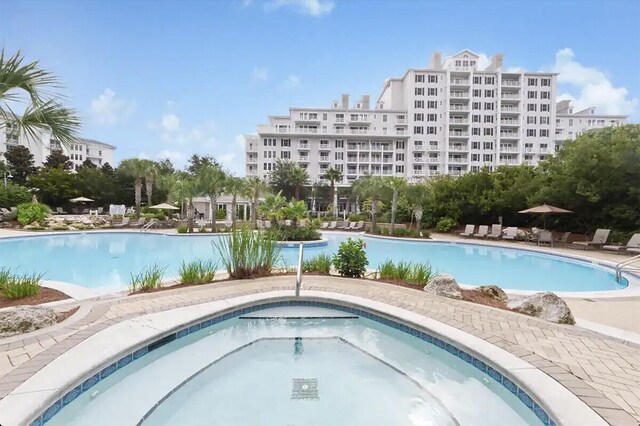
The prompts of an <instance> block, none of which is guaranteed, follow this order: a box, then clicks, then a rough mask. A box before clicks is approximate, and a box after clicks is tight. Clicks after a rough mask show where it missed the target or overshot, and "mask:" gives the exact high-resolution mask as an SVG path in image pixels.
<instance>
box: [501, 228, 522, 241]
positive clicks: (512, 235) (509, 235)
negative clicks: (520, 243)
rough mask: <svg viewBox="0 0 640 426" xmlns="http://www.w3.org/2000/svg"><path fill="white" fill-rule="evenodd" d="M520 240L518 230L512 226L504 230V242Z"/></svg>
mask: <svg viewBox="0 0 640 426" xmlns="http://www.w3.org/2000/svg"><path fill="white" fill-rule="evenodd" d="M517 238H518V228H516V227H513V226H510V227H508V228H505V229H504V234H503V235H502V239H503V240H509V241H515V240H516V239H517Z"/></svg>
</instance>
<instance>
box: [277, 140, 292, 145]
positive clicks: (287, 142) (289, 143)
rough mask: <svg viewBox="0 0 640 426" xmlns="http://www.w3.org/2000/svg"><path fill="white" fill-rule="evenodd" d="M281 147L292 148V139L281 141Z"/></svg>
mask: <svg viewBox="0 0 640 426" xmlns="http://www.w3.org/2000/svg"><path fill="white" fill-rule="evenodd" d="M280 146H282V147H291V139H282V140H281V141H280Z"/></svg>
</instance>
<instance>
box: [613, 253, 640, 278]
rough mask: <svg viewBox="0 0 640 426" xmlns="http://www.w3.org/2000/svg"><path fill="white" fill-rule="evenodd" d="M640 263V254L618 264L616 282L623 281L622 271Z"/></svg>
mask: <svg viewBox="0 0 640 426" xmlns="http://www.w3.org/2000/svg"><path fill="white" fill-rule="evenodd" d="M639 261H640V254H638V255H635V256H633V257H630V258H628V259H625V260H623V261H621V262H618V263H617V264H616V282H618V283H619V282H620V280H621V279H622V270H623V269H624V268H625V267H626V266H629V265H631V264H633V263H636V262H639Z"/></svg>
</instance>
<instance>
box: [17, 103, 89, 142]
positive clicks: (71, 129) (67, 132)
mask: <svg viewBox="0 0 640 426" xmlns="http://www.w3.org/2000/svg"><path fill="white" fill-rule="evenodd" d="M13 115H14V121H15V122H16V124H17V125H18V132H24V133H26V134H27V135H30V136H32V137H35V131H36V129H39V130H46V129H49V130H50V131H51V136H52V137H53V138H54V139H56V140H58V141H60V143H61V144H63V145H65V146H69V145H70V144H72V143H73V142H74V141H76V139H77V137H78V134H77V130H78V129H79V128H80V124H81V123H80V119H79V118H78V116H77V115H76V113H75V111H74V110H73V109H71V108H67V107H64V106H62V105H61V104H59V103H58V102H56V101H54V100H48V101H46V102H44V103H41V104H39V105H33V104H32V105H29V106H28V107H27V109H26V110H25V111H24V113H23V114H22V117H19V116H17V115H16V114H13Z"/></svg>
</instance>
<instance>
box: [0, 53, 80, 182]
mask: <svg viewBox="0 0 640 426" xmlns="http://www.w3.org/2000/svg"><path fill="white" fill-rule="evenodd" d="M23 62H24V56H23V55H22V52H20V51H18V52H16V53H15V54H13V55H12V56H8V57H7V56H5V53H4V50H2V51H0V121H3V122H4V123H9V124H5V126H11V129H12V130H15V132H16V134H17V135H18V136H20V135H25V136H26V137H27V138H28V139H30V140H34V141H35V140H40V138H37V137H36V136H37V135H38V133H39V131H40V130H48V131H50V132H51V136H52V137H53V139H55V140H58V141H60V142H61V143H62V144H64V145H67V146H68V145H70V144H71V143H73V142H74V141H75V139H76V132H77V130H78V128H79V127H80V119H79V118H78V117H77V116H76V113H75V111H73V110H72V109H70V108H67V107H63V106H62V104H61V103H60V98H61V97H60V96H59V95H58V94H57V93H56V92H55V90H56V89H58V88H59V87H60V83H59V81H58V79H57V78H56V77H55V76H54V75H53V74H51V73H50V72H48V71H46V70H44V69H42V68H40V65H39V63H38V61H34V62H30V63H27V64H24V63H23ZM24 99H26V100H27V101H26V102H25V103H26V105H24V111H23V112H22V114H18V113H16V112H14V110H13V109H12V108H11V107H9V106H8V105H9V104H8V103H7V102H21V101H23V100H24ZM25 180H26V176H25Z"/></svg>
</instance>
